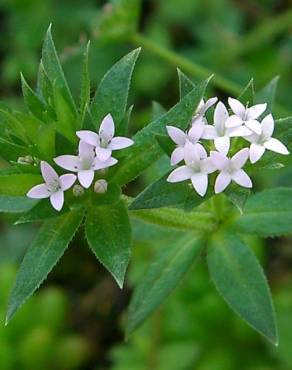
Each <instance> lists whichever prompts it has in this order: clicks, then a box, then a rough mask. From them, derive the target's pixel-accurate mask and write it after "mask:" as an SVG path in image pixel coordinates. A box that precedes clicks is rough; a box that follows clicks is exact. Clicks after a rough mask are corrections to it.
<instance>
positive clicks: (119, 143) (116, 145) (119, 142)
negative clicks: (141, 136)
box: [108, 136, 134, 150]
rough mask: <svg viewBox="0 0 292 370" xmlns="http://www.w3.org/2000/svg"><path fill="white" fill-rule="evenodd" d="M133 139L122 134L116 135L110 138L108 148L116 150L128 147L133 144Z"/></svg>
mask: <svg viewBox="0 0 292 370" xmlns="http://www.w3.org/2000/svg"><path fill="white" fill-rule="evenodd" d="M133 144H134V141H133V140H131V139H129V138H127V137H122V136H117V137H114V138H113V139H112V141H111V142H110V144H109V146H108V148H109V149H111V150H118V149H124V148H128V147H129V146H131V145H133Z"/></svg>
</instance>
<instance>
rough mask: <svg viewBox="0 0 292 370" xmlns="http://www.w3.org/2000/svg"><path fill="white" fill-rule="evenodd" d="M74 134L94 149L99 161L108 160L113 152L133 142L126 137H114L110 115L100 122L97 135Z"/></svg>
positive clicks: (91, 133) (113, 125)
mask: <svg viewBox="0 0 292 370" xmlns="http://www.w3.org/2000/svg"><path fill="white" fill-rule="evenodd" d="M76 134H77V136H78V137H79V138H80V139H81V140H83V141H85V142H86V143H87V144H90V145H92V146H93V147H95V151H96V157H97V158H98V159H99V160H100V161H106V160H108V159H109V158H110V157H111V155H112V151H113V150H118V149H124V148H127V147H129V146H131V145H133V144H134V141H133V140H131V139H129V138H127V137H122V136H117V137H114V135H115V124H114V121H113V118H112V116H111V115H110V114H108V115H107V116H106V117H105V118H104V119H103V121H102V122H101V125H100V128H99V132H98V134H97V133H96V132H93V131H88V130H81V131H77V132H76Z"/></svg>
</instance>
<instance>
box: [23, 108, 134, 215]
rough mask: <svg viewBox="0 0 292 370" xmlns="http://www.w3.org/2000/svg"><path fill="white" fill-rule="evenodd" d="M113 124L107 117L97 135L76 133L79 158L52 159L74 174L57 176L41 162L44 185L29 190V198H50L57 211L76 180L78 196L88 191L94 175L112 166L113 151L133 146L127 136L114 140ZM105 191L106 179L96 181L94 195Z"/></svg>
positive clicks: (109, 117)
mask: <svg viewBox="0 0 292 370" xmlns="http://www.w3.org/2000/svg"><path fill="white" fill-rule="evenodd" d="M114 134H115V124H114V121H113V118H112V116H111V115H110V114H108V115H107V116H106V117H105V118H104V119H103V121H102V123H101V125H100V129H99V133H98V134H97V133H95V132H92V131H88V130H82V131H77V132H76V135H77V136H78V137H79V139H80V141H79V147H78V155H77V156H75V155H61V156H59V157H57V158H54V162H55V163H56V164H57V165H58V166H60V167H62V168H63V169H65V170H68V171H72V172H75V173H77V176H76V175H74V174H71V173H70V174H65V175H62V176H58V174H57V173H56V171H55V170H54V169H53V167H51V166H50V165H49V164H48V163H47V162H44V161H42V162H41V165H40V167H41V173H42V176H43V179H44V180H45V182H44V183H43V184H40V185H36V186H34V187H33V188H32V189H30V190H29V192H28V193H27V196H28V197H29V198H35V199H43V198H50V202H51V204H52V206H53V207H54V208H55V209H56V210H57V211H60V210H61V209H62V207H63V204H64V191H66V190H68V189H70V188H71V187H72V186H73V185H74V183H75V182H76V180H77V178H78V181H79V183H80V185H76V186H78V191H77V193H78V194H82V192H83V191H84V188H85V189H88V188H89V187H90V186H91V184H92V182H93V180H94V173H95V171H98V170H104V169H106V168H108V167H111V166H114V165H115V164H116V163H117V162H118V160H117V159H116V158H113V157H112V152H113V151H114V150H119V149H124V148H127V147H129V146H131V145H133V143H134V142H133V141H132V140H131V139H128V138H126V137H119V136H117V137H114ZM106 188H107V183H106V181H105V180H99V181H97V183H96V184H95V186H94V189H95V191H96V192H99V193H104V192H105V191H106Z"/></svg>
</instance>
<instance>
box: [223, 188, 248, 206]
mask: <svg viewBox="0 0 292 370" xmlns="http://www.w3.org/2000/svg"><path fill="white" fill-rule="evenodd" d="M225 194H226V195H227V197H228V198H229V200H230V201H231V203H233V205H235V207H236V208H237V209H238V210H239V212H240V213H243V209H244V206H245V204H246V201H247V199H248V197H249V195H250V190H249V189H247V188H243V187H241V186H239V185H237V184H231V185H230V186H229V187H228V188H227V189H226V190H225Z"/></svg>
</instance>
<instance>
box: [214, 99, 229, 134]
mask: <svg viewBox="0 0 292 370" xmlns="http://www.w3.org/2000/svg"><path fill="white" fill-rule="evenodd" d="M228 117H229V115H228V111H227V109H226V107H225V105H224V104H223V103H222V102H221V101H219V103H218V104H217V105H216V108H215V111H214V126H215V128H216V130H217V133H218V134H219V135H222V134H224V130H225V122H226V120H227V118H228Z"/></svg>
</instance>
